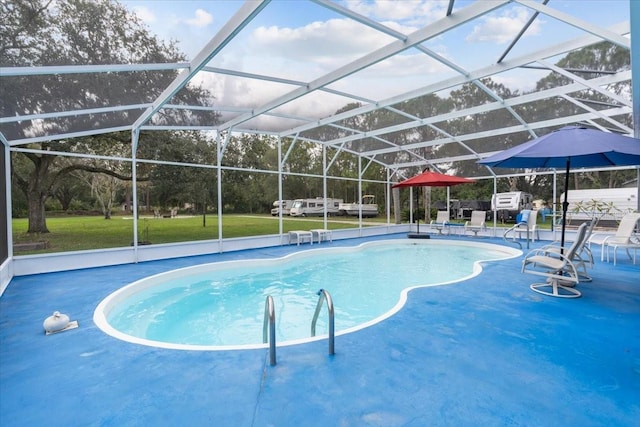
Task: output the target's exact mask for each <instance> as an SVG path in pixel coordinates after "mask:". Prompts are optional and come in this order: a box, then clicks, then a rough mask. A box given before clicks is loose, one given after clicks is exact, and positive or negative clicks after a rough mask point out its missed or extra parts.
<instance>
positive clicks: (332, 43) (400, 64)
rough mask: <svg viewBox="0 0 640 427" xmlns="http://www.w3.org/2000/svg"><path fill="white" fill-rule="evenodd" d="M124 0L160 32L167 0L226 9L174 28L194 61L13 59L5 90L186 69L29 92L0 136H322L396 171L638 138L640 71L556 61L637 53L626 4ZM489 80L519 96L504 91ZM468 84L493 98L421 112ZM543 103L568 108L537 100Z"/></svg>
mask: <svg viewBox="0 0 640 427" xmlns="http://www.w3.org/2000/svg"><path fill="white" fill-rule="evenodd" d="M123 3H124V5H125V6H127V7H130V8H131V9H132V11H133V9H134V8H136V7H137V8H138V9H136V11H137V13H139V16H142V15H140V12H141V10H142V9H141V7H143V6H145V5H147V6H149V8H150V9H151V8H154V9H157V10H155V12H156V13H157V14H158V16H157V17H156V21H155V22H156V24H155V26H153V25H151V26H150V29H151V30H152V31H157V30H158V28H161V27H162V26H163V25H164V26H168V19H169V18H168V17H165V18H163V17H162V16H161V15H160V13H161V12H162V9H163V8H164V7H165V6H167V4H174V5H176V4H178V5H179V6H180V8H183V9H189V8H192V9H193V10H192V12H193V13H196V15H197V16H205V17H206V14H209V15H211V16H214V15H215V17H216V18H219V17H220V16H221V14H222V13H223V11H227V12H226V13H228V14H229V16H228V19H226V20H225V22H223V23H221V25H219V26H217V27H216V25H217V24H211V25H207V26H199V27H198V31H199V33H197V34H195V35H194V34H193V33H189V32H185V33H183V34H181V35H178V36H177V37H178V41H179V46H180V47H181V48H182V49H183V50H184V51H185V52H186V53H187V55H189V56H190V58H191V59H190V60H188V61H187V62H183V63H126V64H108V65H95V64H84V65H60V66H25V67H3V68H2V69H0V75H1V77H0V79H1V80H2V82H1V83H2V86H5V85H7V86H8V85H11V84H13V82H14V81H16V80H15V79H18V78H19V79H23V80H21V81H23V82H24V81H27V82H28V81H29V79H34V81H35V79H36V78H38V77H39V76H45V75H49V76H57V77H58V78H59V79H60V80H65V79H73V78H74V76H77V75H78V74H79V73H81V74H86V73H90V74H95V75H99V74H103V73H119V74H121V75H122V76H123V78H125V77H126V76H128V75H136V74H138V73H142V72H145V73H150V74H153V73H157V72H164V71H166V70H175V71H176V76H175V78H174V79H173V81H170V82H169V83H168V84H166V85H165V86H163V87H156V88H154V89H155V91H149V90H148V88H145V89H144V90H143V89H140V91H139V93H137V94H136V91H135V89H131V91H132V92H131V93H129V96H128V98H127V100H123V99H119V98H117V97H114V98H113V99H101V100H99V101H100V102H96V103H95V104H94V105H93V106H91V108H89V107H87V106H86V105H83V104H82V103H81V102H80V101H79V100H78V102H77V103H75V104H74V103H71V102H69V103H61V104H51V105H47V104H43V103H38V102H34V103H32V104H31V105H35V106H36V107H33V108H32V109H31V110H27V109H22V108H20V107H18V106H10V105H9V106H5V111H8V113H7V114H6V115H5V116H4V117H1V118H0V138H1V139H2V141H3V143H5V144H8V145H10V146H11V147H18V148H26V147H27V146H28V145H29V144H31V143H36V142H43V141H47V140H53V139H66V138H70V137H76V136H86V135H91V134H100V133H106V132H111V131H122V130H125V131H137V130H166V129H197V130H210V131H214V132H216V133H217V134H218V135H221V136H223V137H224V136H225V135H227V134H229V133H230V132H231V133H236V132H241V133H242V132H249V133H260V134H269V135H274V136H279V137H289V138H295V139H296V140H304V141H311V142H316V143H319V144H325V145H327V146H330V147H333V148H335V149H337V150H339V151H340V152H349V153H354V154H357V155H360V156H362V157H363V158H364V159H365V161H367V162H376V163H380V164H383V165H385V166H388V167H390V168H391V169H392V170H398V169H403V168H408V167H420V168H421V169H422V168H424V167H425V166H426V165H430V166H432V167H433V168H434V169H435V170H451V169H454V170H455V168H456V166H455V165H456V163H458V162H475V161H477V160H478V159H480V158H483V157H486V156H488V155H490V154H492V153H494V152H495V151H496V150H498V149H503V148H505V147H504V144H505V142H504V141H507V140H508V141H509V142H508V144H516V143H520V142H524V141H525V140H527V139H530V138H533V137H536V136H539V134H544V133H547V132H548V131H549V130H551V129H556V128H559V127H561V126H564V125H567V124H577V123H582V124H588V125H590V126H592V127H595V128H599V129H602V130H610V131H613V132H618V133H622V134H630V135H631V134H633V129H632V127H633V125H632V124H631V123H632V120H631V118H632V117H633V114H632V113H633V111H632V109H633V103H632V97H631V92H630V88H631V77H632V71H631V67H625V68H623V69H612V68H611V66H607V65H608V64H606V63H605V62H606V58H603V63H602V64H601V66H602V67H601V68H599V69H595V70H584V69H583V70H577V69H570V68H561V67H559V66H558V65H556V64H557V63H558V61H559V60H560V59H562V58H563V57H565V56H566V55H567V54H568V53H570V52H574V51H576V50H579V49H582V48H585V47H588V46H592V45H594V44H597V43H600V42H603V41H606V42H610V43H611V44H613V45H615V46H618V47H622V48H623V49H626V50H627V51H629V54H630V49H631V41H630V27H631V23H630V8H631V5H630V2H629V1H628V0H624V1H622V0H615V1H611V0H598V1H590V2H586V3H582V2H580V3H579V2H573V1H571V2H567V1H560V0H542V1H533V0H513V1H511V0H493V1H462V0H450V1H439V2H438V1H415V2H397V3H396V2H342V1H340V2H337V1H336V2H334V1H328V0H315V1H296V2H291V1H278V0H273V1H256V2H253V1H251V2H246V3H239V2H204V3H193V2H156V3H153V2H151V3H145V2H140V1H137V2H126V1H125V2H123ZM196 6H197V7H198V8H199V9H196ZM385 7H387V9H386V10H385V9H384V8H385ZM207 8H208V9H207ZM230 8H232V9H233V10H231V9H230ZM216 11H219V13H217V14H216ZM167 16H168V15H167ZM163 19H165V21H163ZM201 34H205V35H206V38H202V37H201V36H200V35H201ZM171 36H172V37H174V38H175V37H176V35H175V34H173V35H171ZM3 65H4V64H3ZM550 75H555V76H558V77H562V79H558V81H559V82H562V84H561V85H555V86H545V87H536V82H539V81H540V80H541V79H542V78H544V77H546V76H550ZM485 78H490V79H491V80H492V82H493V83H500V84H502V85H504V86H505V87H506V88H508V89H509V91H508V92H503V93H499V92H498V91H496V90H495V87H494V86H493V85H492V84H490V83H487V81H486V80H485ZM469 83H470V84H472V85H474V86H475V87H476V88H477V89H479V91H478V92H479V93H482V94H483V96H481V97H476V98H477V99H476V100H475V103H474V104H472V105H464V106H460V105H457V104H456V103H452V104H451V105H449V106H448V108H446V109H442V108H440V109H439V110H438V111H429V110H428V109H427V108H426V107H425V108H416V107H415V103H418V102H425V101H424V100H425V99H429V98H428V97H429V96H437V97H438V98H440V99H445V98H447V97H448V96H449V95H450V94H451V93H452V92H453V91H461V90H463V89H464V88H465V85H466V84H469ZM625 84H626V86H625ZM188 85H189V86H200V87H202V88H205V89H208V90H210V91H211V93H212V94H213V95H214V97H213V98H212V99H210V102H208V103H206V104H200V105H191V104H185V103H183V102H181V103H178V101H176V99H177V95H178V94H179V93H180V92H181V91H182V90H183V88H184V87H185V86H188ZM7 86H5V87H7ZM624 87H627V89H626V90H624V89H622V90H621V89H620V88H624ZM89 90H90V88H82V90H79V91H78V92H77V93H76V94H75V95H74V94H69V96H70V97H71V96H78V95H77V94H83V96H86V93H87V91H89ZM132 93H133V94H134V97H133V98H132V97H131V94H132ZM135 96H137V98H135ZM424 97H426V98H424ZM548 101H553V102H554V105H556V106H557V107H558V109H557V111H559V112H560V113H558V112H557V111H554V112H545V111H541V110H542V109H543V108H542V106H544V105H548V104H545V102H548ZM72 105H76V107H70V106H72ZM61 106H63V107H61ZM346 106H349V107H348V108H345V107H346ZM176 110H183V111H184V110H186V111H188V112H189V113H190V114H189V116H188V117H189V121H188V122H186V121H185V122H175V121H174V122H167V120H166V116H167V113H168V112H170V111H176ZM211 111H214V112H216V113H218V114H219V116H218V120H217V122H216V123H211V122H210V121H209V122H207V121H206V120H204V119H200V121H199V119H198V117H199V113H200V112H211ZM380 113H383V114H382V115H381V114H380ZM381 117H383V119H381ZM490 118H492V119H490ZM89 119H90V120H89ZM63 122H64V125H61V123H63ZM461 123H462V124H464V125H463V126H461ZM496 141H501V144H502V145H500V144H497V143H496ZM447 147H449V148H451V147H455V149H447Z"/></svg>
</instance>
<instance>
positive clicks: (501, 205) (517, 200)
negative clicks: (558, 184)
mask: <svg viewBox="0 0 640 427" xmlns="http://www.w3.org/2000/svg"><path fill="white" fill-rule="evenodd" d="M532 203H533V196H532V195H531V194H529V193H525V192H524V191H510V192H508V193H498V194H494V195H493V197H492V198H491V210H492V211H497V217H498V219H499V220H501V221H508V220H515V219H516V216H517V215H518V214H519V213H520V211H522V210H524V209H531V208H532Z"/></svg>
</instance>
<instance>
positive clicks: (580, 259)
mask: <svg viewBox="0 0 640 427" xmlns="http://www.w3.org/2000/svg"><path fill="white" fill-rule="evenodd" d="M597 222H598V221H597V220H596V219H593V220H591V221H587V222H586V224H587V231H586V232H585V236H584V238H583V239H582V244H580V245H579V246H578V247H577V248H576V251H575V253H574V255H573V258H572V259H571V262H573V264H574V265H575V266H576V270H578V275H579V276H580V280H582V281H585V282H590V281H591V276H589V274H588V273H587V267H593V255H592V253H591V249H590V248H589V247H588V246H587V242H588V240H589V239H590V238H591V234H592V233H593V228H594V227H595V225H596V223H597ZM570 245H571V242H566V241H565V246H567V247H565V248H564V249H562V247H561V246H560V242H553V243H551V244H548V245H545V246H543V247H542V249H544V250H546V251H549V252H561V251H562V252H567V251H568V250H569V247H568V246H570Z"/></svg>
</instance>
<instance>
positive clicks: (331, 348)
mask: <svg viewBox="0 0 640 427" xmlns="http://www.w3.org/2000/svg"><path fill="white" fill-rule="evenodd" d="M318 295H319V296H320V298H318V304H317V305H316V311H315V313H313V320H312V321H311V336H312V337H315V336H316V322H317V321H318V315H319V314H320V309H322V303H323V302H324V300H327V310H328V312H329V354H335V345H334V343H335V327H334V321H333V319H334V312H333V300H332V299H331V295H330V294H329V292H327V291H326V290H324V289H320V290H319V291H318Z"/></svg>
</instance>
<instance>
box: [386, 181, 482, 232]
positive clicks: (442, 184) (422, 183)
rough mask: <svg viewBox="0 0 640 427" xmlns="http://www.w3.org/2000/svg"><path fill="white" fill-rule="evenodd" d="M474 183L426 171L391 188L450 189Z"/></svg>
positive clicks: (418, 227) (418, 228) (418, 229)
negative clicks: (454, 186) (453, 186)
mask: <svg viewBox="0 0 640 427" xmlns="http://www.w3.org/2000/svg"><path fill="white" fill-rule="evenodd" d="M474 182H476V181H475V180H473V179H469V178H462V177H460V176H453V175H445V174H443V173H439V172H433V171H430V170H428V169H426V170H425V171H423V172H422V173H421V174H420V175H416V176H414V177H411V178H409V179H405V180H404V181H401V182H398V183H396V184H393V185H392V186H391V188H403V187H450V186H452V185H458V184H472V183H474ZM418 206H419V204H418ZM448 210H449V200H447V211H448ZM417 231H418V233H420V219H419V218H418V222H417Z"/></svg>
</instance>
